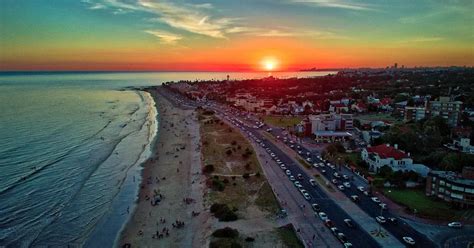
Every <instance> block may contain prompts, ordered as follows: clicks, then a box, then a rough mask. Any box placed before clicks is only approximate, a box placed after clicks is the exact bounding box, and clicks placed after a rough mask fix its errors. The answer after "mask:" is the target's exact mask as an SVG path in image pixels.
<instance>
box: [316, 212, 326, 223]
mask: <svg viewBox="0 0 474 248" xmlns="http://www.w3.org/2000/svg"><path fill="white" fill-rule="evenodd" d="M318 215H319V218H320V219H321V220H322V221H325V220H327V219H328V216H327V214H326V213H325V212H319V213H318Z"/></svg>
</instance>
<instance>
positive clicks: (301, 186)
mask: <svg viewBox="0 0 474 248" xmlns="http://www.w3.org/2000/svg"><path fill="white" fill-rule="evenodd" d="M293 184H294V185H295V186H296V187H297V188H303V185H301V183H300V182H299V181H295V182H294V183H293Z"/></svg>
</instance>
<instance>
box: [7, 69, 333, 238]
mask: <svg viewBox="0 0 474 248" xmlns="http://www.w3.org/2000/svg"><path fill="white" fill-rule="evenodd" d="M325 74H327V72H297V73H276V74H274V76H277V77H293V76H300V77H302V76H303V77H304V76H319V75H325ZM227 75H229V76H230V77H231V78H232V79H241V78H259V77H265V76H268V74H258V73H224V72H222V73H209V72H199V73H196V72H182V73H176V72H170V73H149V72H148V73H44V72H42V73H2V74H0V246H7V247H39V246H41V247H44V246H67V245H69V246H73V247H75V246H77V247H81V246H86V247H111V246H113V244H114V242H115V241H116V239H117V237H118V234H119V233H120V230H121V228H122V227H123V225H124V223H125V222H126V221H127V219H128V217H129V215H130V214H131V212H132V207H133V202H134V200H135V198H136V196H137V190H138V184H139V182H140V172H141V166H140V164H141V163H142V162H143V161H144V160H145V159H146V158H147V157H148V156H149V155H150V154H151V152H150V150H151V144H152V143H153V140H154V138H155V136H156V133H157V126H158V123H157V118H156V117H157V115H158V114H159V113H157V112H156V109H155V106H154V105H155V103H154V101H153V99H152V98H151V96H150V95H149V94H148V93H146V92H142V91H137V90H132V89H130V88H128V87H130V86H150V85H158V84H160V83H162V82H166V81H177V80H196V79H201V80H204V79H216V80H223V79H226V77H227Z"/></svg>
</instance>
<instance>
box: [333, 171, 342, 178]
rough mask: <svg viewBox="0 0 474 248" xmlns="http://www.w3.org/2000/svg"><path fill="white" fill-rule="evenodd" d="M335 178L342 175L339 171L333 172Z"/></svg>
mask: <svg viewBox="0 0 474 248" xmlns="http://www.w3.org/2000/svg"><path fill="white" fill-rule="evenodd" d="M332 175H333V176H334V177H335V178H341V175H339V173H337V172H334V174H332Z"/></svg>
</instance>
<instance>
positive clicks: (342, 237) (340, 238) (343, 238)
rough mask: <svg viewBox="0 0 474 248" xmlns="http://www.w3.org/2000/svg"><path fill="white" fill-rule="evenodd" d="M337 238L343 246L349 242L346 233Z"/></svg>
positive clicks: (339, 234) (338, 235)
mask: <svg viewBox="0 0 474 248" xmlns="http://www.w3.org/2000/svg"><path fill="white" fill-rule="evenodd" d="M337 238H338V239H339V241H341V243H343V244H344V243H346V241H347V238H346V235H344V233H341V232H340V233H338V234H337Z"/></svg>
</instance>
